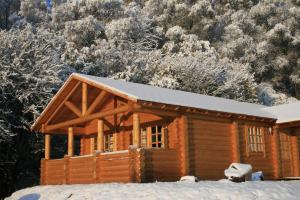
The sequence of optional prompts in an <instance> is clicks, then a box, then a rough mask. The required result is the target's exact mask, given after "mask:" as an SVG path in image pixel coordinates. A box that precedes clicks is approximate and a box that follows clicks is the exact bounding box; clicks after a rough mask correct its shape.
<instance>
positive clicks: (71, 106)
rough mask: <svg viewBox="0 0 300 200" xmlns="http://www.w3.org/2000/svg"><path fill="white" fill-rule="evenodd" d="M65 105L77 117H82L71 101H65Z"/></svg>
mask: <svg viewBox="0 0 300 200" xmlns="http://www.w3.org/2000/svg"><path fill="white" fill-rule="evenodd" d="M65 105H66V106H67V107H68V108H69V109H70V110H71V111H72V112H73V113H75V114H76V115H77V116H78V117H81V116H82V114H81V111H80V110H79V109H78V108H77V107H76V106H75V105H74V104H73V103H72V102H71V101H66V102H65Z"/></svg>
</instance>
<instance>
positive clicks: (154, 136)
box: [152, 134, 156, 142]
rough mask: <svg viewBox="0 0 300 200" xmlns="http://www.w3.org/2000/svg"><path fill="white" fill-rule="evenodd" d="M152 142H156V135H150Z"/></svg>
mask: <svg viewBox="0 0 300 200" xmlns="http://www.w3.org/2000/svg"><path fill="white" fill-rule="evenodd" d="M152 142H156V135H155V134H154V135H152Z"/></svg>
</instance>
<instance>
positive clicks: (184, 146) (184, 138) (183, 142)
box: [179, 115, 190, 176]
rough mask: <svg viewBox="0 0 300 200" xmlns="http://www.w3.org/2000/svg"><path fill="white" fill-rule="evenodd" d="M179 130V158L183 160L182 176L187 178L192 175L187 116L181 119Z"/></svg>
mask: <svg viewBox="0 0 300 200" xmlns="http://www.w3.org/2000/svg"><path fill="white" fill-rule="evenodd" d="M179 130H180V132H179V140H180V144H179V148H180V150H179V156H180V160H181V167H180V168H181V176H186V175H189V174H190V157H189V128H188V118H187V116H185V115H183V116H182V117H181V118H180V123H179Z"/></svg>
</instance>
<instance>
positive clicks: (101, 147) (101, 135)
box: [97, 119, 104, 152]
mask: <svg viewBox="0 0 300 200" xmlns="http://www.w3.org/2000/svg"><path fill="white" fill-rule="evenodd" d="M103 139H104V123H103V120H101V119H99V120H98V135H97V150H98V151H100V152H103V151H104V142H103Z"/></svg>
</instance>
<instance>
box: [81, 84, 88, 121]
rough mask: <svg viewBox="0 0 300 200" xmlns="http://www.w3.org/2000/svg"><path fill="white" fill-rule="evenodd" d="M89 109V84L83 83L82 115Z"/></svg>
mask: <svg viewBox="0 0 300 200" xmlns="http://www.w3.org/2000/svg"><path fill="white" fill-rule="evenodd" d="M86 111H87V84H86V83H82V115H85V113H86Z"/></svg>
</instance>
